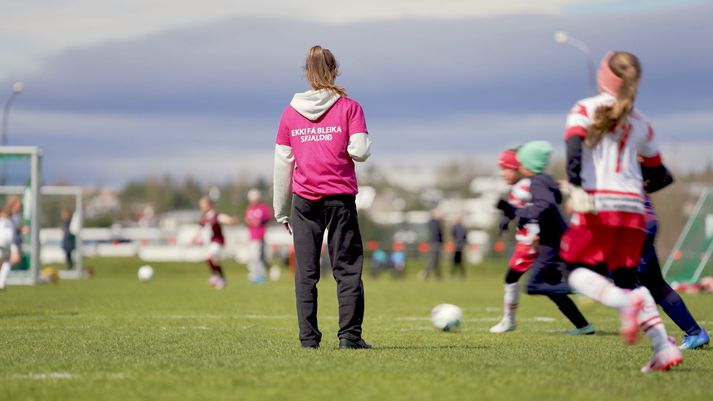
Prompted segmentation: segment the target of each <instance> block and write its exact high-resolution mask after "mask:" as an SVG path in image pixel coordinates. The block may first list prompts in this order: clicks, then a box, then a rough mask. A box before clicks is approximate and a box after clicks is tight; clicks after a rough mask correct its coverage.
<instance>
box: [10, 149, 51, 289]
mask: <svg viewBox="0 0 713 401" xmlns="http://www.w3.org/2000/svg"><path fill="white" fill-rule="evenodd" d="M17 159H21V160H23V161H24V160H27V161H29V165H30V166H29V173H30V174H29V177H27V175H26V168H23V169H21V170H25V172H23V173H22V174H21V175H22V178H21V179H20V180H21V181H23V182H22V184H24V186H20V192H19V193H14V195H21V196H22V198H23V202H22V203H23V205H22V206H23V207H22V209H23V210H22V213H23V215H24V216H28V217H29V219H27V220H28V222H29V224H28V225H29V232H28V233H27V235H23V237H24V238H23V243H22V247H23V249H21V251H22V252H23V254H25V255H27V256H28V258H29V259H28V262H29V263H28V266H27V269H26V270H13V271H11V272H10V275H9V276H8V278H7V284H11V285H34V284H36V283H37V282H38V281H39V277H40V267H41V262H40V213H38V212H39V205H40V204H39V201H40V186H41V184H42V183H41V179H42V176H41V170H40V164H41V160H42V151H41V150H40V149H39V148H38V147H35V146H0V160H1V161H2V176H1V177H0V181H1V182H0V184H1V186H0V188H8V187H7V186H6V185H7V184H8V181H12V180H9V178H12V177H10V176H9V173H10V171H8V164H9V162H10V161H12V160H17ZM16 184H17V183H16ZM23 234H24V233H23Z"/></svg>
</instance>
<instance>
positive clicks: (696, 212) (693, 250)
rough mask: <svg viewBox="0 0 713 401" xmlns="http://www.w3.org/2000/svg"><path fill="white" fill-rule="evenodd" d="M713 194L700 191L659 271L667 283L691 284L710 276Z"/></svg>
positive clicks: (711, 270)
mask: <svg viewBox="0 0 713 401" xmlns="http://www.w3.org/2000/svg"><path fill="white" fill-rule="evenodd" d="M712 253H713V191H711V190H710V189H708V190H706V191H704V192H703V193H702V194H701V196H700V198H699V199H698V203H697V204H696V206H695V208H694V209H693V213H691V217H690V218H689V219H688V222H687V223H686V226H685V227H684V228H683V231H681V235H680V237H679V238H678V241H677V242H676V245H674V247H673V250H672V251H671V254H670V255H669V256H668V259H667V260H666V263H665V264H664V267H663V275H664V277H665V278H666V280H668V281H669V282H674V281H676V282H679V283H695V282H697V281H698V280H699V279H700V278H701V277H702V276H704V275H709V274H713V261H711V254H712Z"/></svg>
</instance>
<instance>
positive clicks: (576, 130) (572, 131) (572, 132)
mask: <svg viewBox="0 0 713 401" xmlns="http://www.w3.org/2000/svg"><path fill="white" fill-rule="evenodd" d="M573 136H579V137H582V138H586V137H587V130H586V129H584V127H579V126H574V127H569V128H567V131H565V132H564V140H565V141H567V140H569V138H571V137H573Z"/></svg>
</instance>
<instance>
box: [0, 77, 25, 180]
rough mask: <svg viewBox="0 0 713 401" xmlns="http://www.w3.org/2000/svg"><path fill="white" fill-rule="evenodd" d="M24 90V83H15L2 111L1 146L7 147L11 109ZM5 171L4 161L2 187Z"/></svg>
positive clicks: (1, 178)
mask: <svg viewBox="0 0 713 401" xmlns="http://www.w3.org/2000/svg"><path fill="white" fill-rule="evenodd" d="M24 89H25V85H24V84H23V83H22V82H15V84H14V85H13V86H12V94H10V97H9V98H7V101H6V102H5V107H4V108H3V111H2V137H1V138H0V146H7V136H8V135H7V131H8V124H9V119H10V108H12V104H13V103H15V99H16V98H17V96H18V95H20V93H22V91H23V90H24ZM5 169H6V166H5V162H4V161H3V164H2V175H1V176H0V185H5V183H6V181H7V177H6V173H7V172H6V171H5Z"/></svg>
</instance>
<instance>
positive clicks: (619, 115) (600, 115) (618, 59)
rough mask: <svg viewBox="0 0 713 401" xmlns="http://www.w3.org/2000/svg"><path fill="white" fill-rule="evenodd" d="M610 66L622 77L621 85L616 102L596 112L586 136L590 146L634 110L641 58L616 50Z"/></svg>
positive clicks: (594, 144)
mask: <svg viewBox="0 0 713 401" xmlns="http://www.w3.org/2000/svg"><path fill="white" fill-rule="evenodd" d="M609 68H611V71H612V72H613V73H614V74H615V75H616V76H617V77H619V78H621V85H620V86H619V88H618V90H617V92H616V102H614V104H612V105H611V106H602V107H600V108H599V109H597V110H596V111H595V112H594V123H593V124H592V126H591V127H590V128H589V131H588V132H587V137H586V138H585V144H586V145H587V146H589V147H590V148H593V147H595V146H597V144H599V142H600V141H601V140H602V138H603V137H604V135H606V134H607V133H611V132H612V131H613V130H614V128H615V127H616V125H617V124H618V123H619V122H620V121H621V120H622V119H624V118H626V117H628V116H629V114H631V112H632V110H634V102H635V101H636V93H637V91H638V88H639V79H640V78H641V64H640V63H639V59H638V58H636V56H634V55H633V54H631V53H627V52H615V53H614V54H613V55H612V56H611V58H610V59H609Z"/></svg>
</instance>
